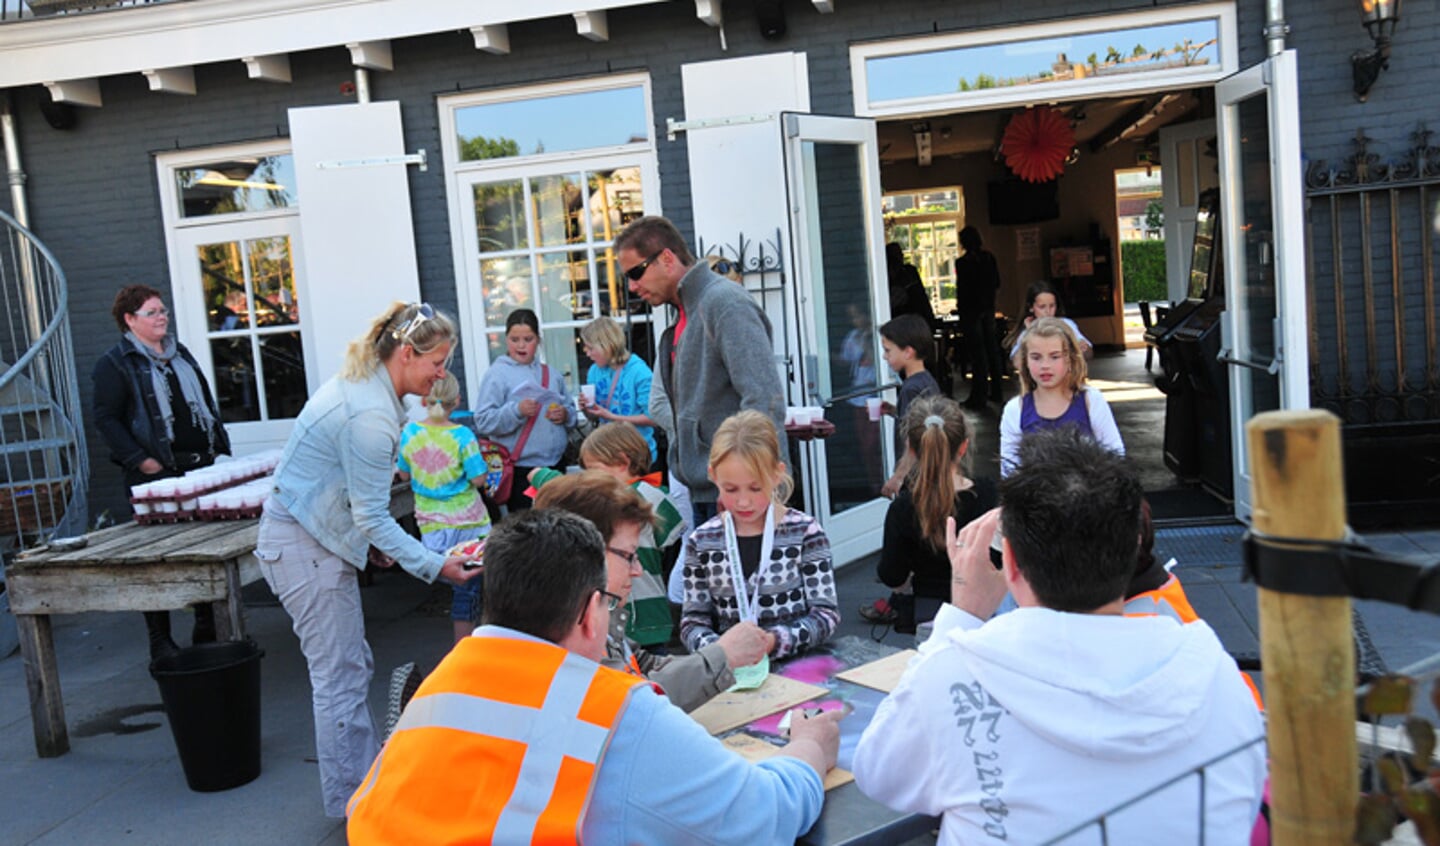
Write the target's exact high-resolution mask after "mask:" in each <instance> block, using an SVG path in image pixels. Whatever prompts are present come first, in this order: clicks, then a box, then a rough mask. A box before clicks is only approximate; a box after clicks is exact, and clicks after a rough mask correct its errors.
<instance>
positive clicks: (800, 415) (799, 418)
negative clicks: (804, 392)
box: [792, 408, 813, 426]
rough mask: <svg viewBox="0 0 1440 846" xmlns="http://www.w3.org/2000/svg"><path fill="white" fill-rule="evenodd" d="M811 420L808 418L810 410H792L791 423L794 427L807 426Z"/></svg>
mask: <svg viewBox="0 0 1440 846" xmlns="http://www.w3.org/2000/svg"><path fill="white" fill-rule="evenodd" d="M812 419H813V418H811V416H810V409H808V408H797V409H795V410H794V414H793V420H792V422H793V423H794V424H795V425H796V426H809V425H810V423H811V421H812Z"/></svg>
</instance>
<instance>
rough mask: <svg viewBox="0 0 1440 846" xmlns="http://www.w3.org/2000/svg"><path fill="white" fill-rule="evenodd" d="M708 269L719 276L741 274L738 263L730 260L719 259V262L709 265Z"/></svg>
mask: <svg viewBox="0 0 1440 846" xmlns="http://www.w3.org/2000/svg"><path fill="white" fill-rule="evenodd" d="M710 269H711V270H713V271H715V272H716V273H718V274H720V275H721V276H728V275H730V274H731V273H741V272H743V271H742V270H741V268H740V263H739V262H735V261H731V260H730V259H720V260H719V261H717V262H715V263H714V264H712V265H710Z"/></svg>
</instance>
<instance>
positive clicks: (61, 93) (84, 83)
mask: <svg viewBox="0 0 1440 846" xmlns="http://www.w3.org/2000/svg"><path fill="white" fill-rule="evenodd" d="M44 85H45V87H46V88H47V89H48V90H49V91H50V99H51V100H54V101H55V102H57V103H69V104H70V105H72V106H91V107H93V108H99V107H100V105H101V103H100V80H98V79H64V80H61V81H59V82H47V83H44Z"/></svg>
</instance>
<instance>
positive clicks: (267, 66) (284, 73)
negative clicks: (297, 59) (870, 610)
mask: <svg viewBox="0 0 1440 846" xmlns="http://www.w3.org/2000/svg"><path fill="white" fill-rule="evenodd" d="M240 61H242V62H244V63H245V70H246V71H248V72H249V74H250V78H251V79H259V80H262V81H264V82H289V81H290V55H289V54H288V53H277V54H275V55H273V56H245V57H243V58H241V60H240Z"/></svg>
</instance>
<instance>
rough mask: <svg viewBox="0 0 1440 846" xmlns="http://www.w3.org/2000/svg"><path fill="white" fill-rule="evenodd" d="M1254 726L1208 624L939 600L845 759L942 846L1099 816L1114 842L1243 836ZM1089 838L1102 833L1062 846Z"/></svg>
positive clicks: (1251, 786) (1232, 840) (1257, 769)
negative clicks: (984, 608) (930, 822)
mask: <svg viewBox="0 0 1440 846" xmlns="http://www.w3.org/2000/svg"><path fill="white" fill-rule="evenodd" d="M1264 731H1265V730H1264V725H1263V721H1262V720H1261V717H1260V714H1259V712H1258V711H1257V710H1256V708H1255V701H1254V699H1253V698H1252V697H1251V695H1250V693H1249V690H1248V689H1247V688H1246V687H1245V685H1244V683H1243V682H1242V681H1241V679H1240V675H1239V672H1238V671H1237V670H1236V668H1235V663H1234V661H1232V660H1231V659H1230V657H1229V656H1228V655H1227V654H1226V653H1225V651H1224V649H1223V648H1222V647H1221V646H1220V641H1219V640H1218V639H1217V638H1216V637H1215V633H1214V631H1213V630H1211V628H1210V627H1209V626H1207V625H1206V624H1205V623H1203V622H1195V623H1191V624H1189V625H1185V626H1182V625H1180V624H1179V623H1177V622H1175V621H1174V620H1171V619H1169V618H1165V617H1121V616H1116V615H1094V614H1067V613H1062V612H1058V611H1052V610H1050V609H1046V608H1021V609H1018V610H1016V611H1013V612H1011V613H1009V614H1004V615H1002V616H1000V617H996V618H995V619H993V620H990V621H989V622H987V623H984V624H983V625H982V624H981V621H980V620H979V619H977V618H976V617H974V616H972V615H970V614H967V613H965V612H964V611H961V610H959V609H958V608H955V607H954V606H952V605H948V604H947V605H945V606H943V607H942V608H941V611H940V614H939V615H938V616H937V617H936V618H935V633H934V635H932V637H931V638H930V640H929V641H927V642H926V643H925V645H924V646H922V647H921V650H920V656H919V657H918V658H916V659H915V660H913V661H912V662H911V664H910V667H909V668H908V669H907V670H906V672H905V675H904V677H903V678H902V679H901V680H900V684H899V686H898V687H896V689H895V690H894V692H892V693H891V694H890V695H889V696H888V697H887V698H886V699H885V701H884V702H883V703H882V704H881V705H880V708H879V710H878V711H877V712H876V714H875V718H874V719H873V720H871V722H870V725H869V727H868V728H866V729H865V733H864V735H863V736H862V737H861V738H860V744H859V746H858V747H857V749H856V751H855V759H854V771H855V780H856V782H857V783H858V784H859V786H860V789H861V791H863V792H864V793H865V794H866V795H867V796H870V797H871V798H873V799H875V800H877V801H879V802H882V803H884V804H885V805H888V806H889V807H891V808H894V809H897V810H902V811H912V812H919V813H924V814H932V815H940V814H943V815H944V819H943V822H942V824H941V828H940V843H941V844H980V843H995V844H1000V843H1007V844H1039V843H1046V842H1048V841H1050V840H1052V839H1054V838H1056V837H1059V836H1060V835H1063V834H1065V833H1067V832H1069V831H1071V830H1072V829H1075V828H1076V827H1077V826H1080V825H1082V824H1083V823H1085V822H1086V821H1088V820H1093V819H1095V818H1096V817H1098V816H1099V815H1100V814H1102V813H1106V812H1109V811H1111V810H1112V809H1114V808H1115V807H1116V806H1119V805H1121V804H1123V803H1126V802H1128V801H1129V800H1132V799H1135V798H1136V797H1139V796H1141V795H1142V794H1145V793H1147V792H1148V791H1150V790H1152V789H1153V788H1155V787H1157V786H1160V785H1162V784H1164V783H1166V782H1167V781H1170V780H1171V779H1174V778H1176V777H1177V776H1182V777H1181V778H1179V779H1178V780H1177V781H1175V782H1174V783H1173V784H1171V785H1170V786H1169V787H1167V788H1165V789H1163V790H1161V791H1159V792H1157V793H1155V794H1153V795H1150V796H1147V797H1145V798H1143V799H1141V800H1140V801H1138V802H1137V803H1135V804H1134V805H1131V806H1130V807H1128V808H1126V809H1124V810H1121V811H1118V812H1116V813H1114V814H1112V815H1109V816H1108V817H1107V820H1106V826H1107V829H1108V837H1109V840H1108V842H1109V843H1112V844H1161V843H1163V844H1167V846H1188V844H1199V843H1201V842H1202V840H1201V837H1200V833H1199V832H1200V817H1201V808H1200V796H1201V785H1200V777H1199V776H1198V775H1193V774H1192V775H1188V776H1187V775H1184V774H1186V773H1193V772H1194V771H1195V770H1197V769H1198V768H1199V766H1200V765H1202V764H1204V765H1206V766H1205V784H1204V804H1205V808H1204V829H1205V833H1204V840H1203V842H1204V843H1206V844H1215V845H1216V846H1229V844H1242V843H1248V842H1249V836H1250V830H1251V828H1252V826H1253V825H1254V822H1255V817H1256V814H1257V813H1258V812H1259V808H1260V795H1261V790H1262V788H1263V786H1264V781H1265V747H1264V743H1263V742H1261V743H1256V744H1254V745H1251V746H1249V747H1248V748H1245V749H1244V750H1243V751H1241V752H1239V753H1237V754H1234V755H1230V756H1228V757H1225V758H1224V759H1223V760H1220V761H1218V762H1215V763H1211V762H1212V760H1213V759H1216V758H1220V757H1221V756H1222V755H1225V753H1228V752H1231V751H1232V750H1235V749H1237V748H1238V747H1241V746H1243V745H1244V744H1246V743H1248V742H1250V741H1253V740H1255V739H1257V738H1261V737H1263V735H1264ZM1059 842H1062V843H1064V844H1066V845H1067V846H1070V844H1098V843H1100V842H1101V833H1100V830H1099V828H1098V826H1094V825H1091V826H1088V827H1087V828H1086V829H1085V830H1083V831H1080V832H1077V833H1076V834H1075V835H1073V836H1070V837H1066V838H1065V839H1064V840H1062V841H1059Z"/></svg>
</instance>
